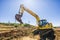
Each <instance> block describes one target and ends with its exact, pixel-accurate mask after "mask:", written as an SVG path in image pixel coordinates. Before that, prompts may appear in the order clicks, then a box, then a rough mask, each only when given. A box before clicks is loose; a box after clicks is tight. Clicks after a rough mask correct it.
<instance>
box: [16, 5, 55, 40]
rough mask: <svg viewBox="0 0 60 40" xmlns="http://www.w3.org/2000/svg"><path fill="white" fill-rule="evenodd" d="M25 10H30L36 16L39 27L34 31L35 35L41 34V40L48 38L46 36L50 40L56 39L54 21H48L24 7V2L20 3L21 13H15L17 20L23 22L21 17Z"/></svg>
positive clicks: (29, 11)
mask: <svg viewBox="0 0 60 40" xmlns="http://www.w3.org/2000/svg"><path fill="white" fill-rule="evenodd" d="M24 11H26V12H28V13H29V14H31V15H32V16H33V17H35V18H36V22H37V26H36V28H37V29H36V30H34V31H33V32H32V33H33V34H34V35H36V34H39V35H40V40H46V38H47V39H49V40H55V35H54V33H55V32H54V30H53V25H52V23H49V22H47V20H46V19H42V20H41V19H40V18H39V16H38V15H37V14H36V13H34V12H33V11H31V10H30V9H28V8H26V7H24V5H23V4H21V5H20V10H19V14H16V15H15V18H16V19H17V21H19V22H20V23H23V22H22V20H21V17H22V16H23V13H24Z"/></svg>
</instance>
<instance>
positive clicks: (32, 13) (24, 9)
mask: <svg viewBox="0 0 60 40" xmlns="http://www.w3.org/2000/svg"><path fill="white" fill-rule="evenodd" d="M20 9H21V10H20V12H21V13H23V12H24V11H27V12H28V13H29V14H31V15H32V16H34V17H35V18H36V20H37V23H38V21H40V18H39V16H38V15H37V14H36V13H34V12H33V11H31V10H30V9H28V8H26V7H24V5H20Z"/></svg>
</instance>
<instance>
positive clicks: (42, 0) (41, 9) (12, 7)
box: [0, 0, 60, 26]
mask: <svg viewBox="0 0 60 40" xmlns="http://www.w3.org/2000/svg"><path fill="white" fill-rule="evenodd" d="M20 4H24V6H25V7H27V8H29V9H30V10H32V11H33V12H35V13H36V14H37V15H38V16H39V17H40V19H47V21H48V22H51V23H52V24H53V25H54V26H60V0H0V22H8V21H10V22H15V14H17V13H18V11H19V7H20ZM22 20H23V22H24V23H29V24H32V25H36V19H35V18H34V17H33V16H31V15H30V14H28V13H27V12H26V11H25V12H24V15H23V17H22Z"/></svg>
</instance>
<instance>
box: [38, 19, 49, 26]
mask: <svg viewBox="0 0 60 40" xmlns="http://www.w3.org/2000/svg"><path fill="white" fill-rule="evenodd" d="M46 24H48V22H47V20H46V19H43V20H40V21H39V24H38V25H39V26H44V25H46Z"/></svg>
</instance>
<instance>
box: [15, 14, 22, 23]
mask: <svg viewBox="0 0 60 40" xmlns="http://www.w3.org/2000/svg"><path fill="white" fill-rule="evenodd" d="M21 17H22V15H19V14H16V15H15V19H16V20H17V21H18V22H20V23H21V24H23V22H22V20H21Z"/></svg>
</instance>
